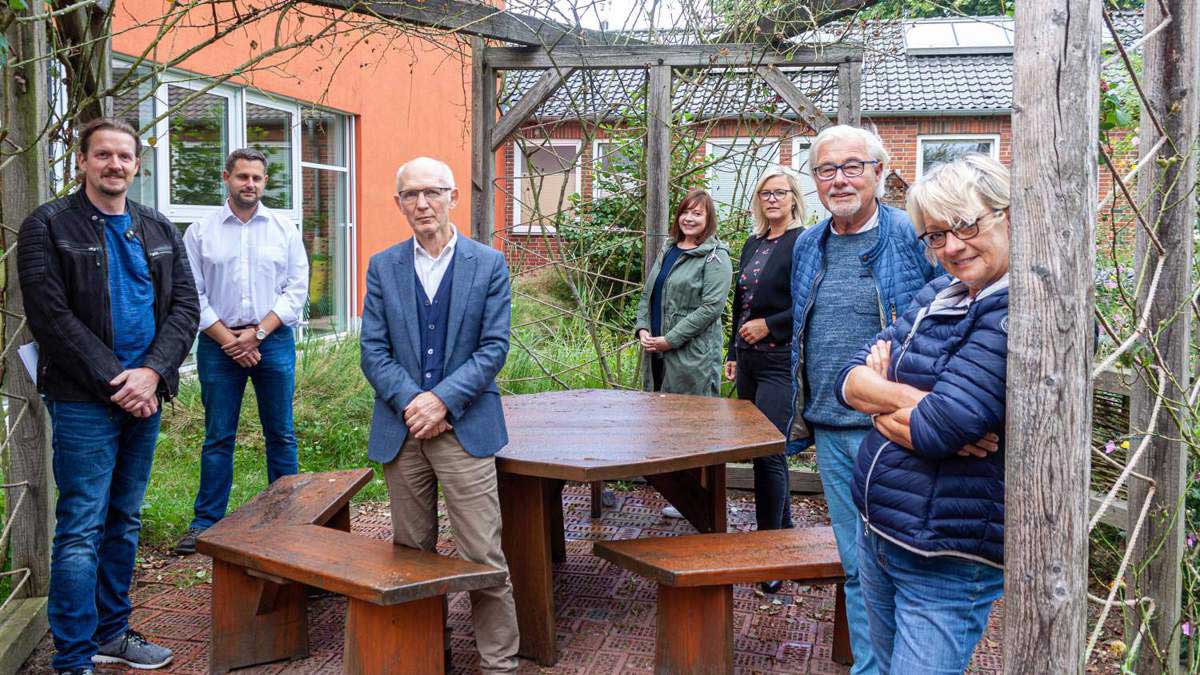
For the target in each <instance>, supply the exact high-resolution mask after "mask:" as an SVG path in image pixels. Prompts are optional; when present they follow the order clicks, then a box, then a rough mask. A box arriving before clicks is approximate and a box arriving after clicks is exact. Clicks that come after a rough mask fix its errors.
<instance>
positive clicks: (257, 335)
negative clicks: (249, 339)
mask: <svg viewBox="0 0 1200 675" xmlns="http://www.w3.org/2000/svg"><path fill="white" fill-rule="evenodd" d="M254 339H255V340H258V341H259V342H262V341H263V340H266V339H267V331H265V330H263V329H262V328H259V329H257V330H255V331H254Z"/></svg>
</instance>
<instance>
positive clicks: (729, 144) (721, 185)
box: [672, 138, 779, 219]
mask: <svg viewBox="0 0 1200 675" xmlns="http://www.w3.org/2000/svg"><path fill="white" fill-rule="evenodd" d="M705 159H706V160H707V161H709V162H712V163H713V164H712V165H711V166H709V168H708V191H709V192H710V193H711V194H712V197H713V201H715V202H716V203H717V210H718V211H720V216H721V217H723V218H727V217H731V216H736V217H744V218H747V219H748V218H749V217H750V197H751V194H750V193H751V192H752V191H753V190H754V185H755V184H756V183H757V182H758V179H759V177H760V176H761V175H762V173H763V171H765V170H766V169H767V168H769V167H771V166H772V165H774V164H778V163H779V141H778V140H776V139H773V138H754V139H750V138H728V139H713V140H710V141H709V142H708V145H707V147H706V148H705ZM673 206H674V205H672V207H673Z"/></svg>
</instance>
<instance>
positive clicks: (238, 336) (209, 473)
mask: <svg viewBox="0 0 1200 675" xmlns="http://www.w3.org/2000/svg"><path fill="white" fill-rule="evenodd" d="M221 175H222V178H223V179H224V180H225V186H226V188H227V189H228V191H229V198H228V199H227V200H226V202H225V204H224V205H223V206H222V207H221V210H220V211H216V212H214V213H213V214H212V215H210V216H208V217H207V218H205V219H204V220H201V221H199V222H197V223H194V224H192V226H191V227H189V228H188V230H187V232H186V233H185V234H184V236H183V242H184V245H185V246H186V248H187V255H188V260H189V262H190V263H191V266H192V274H193V276H194V277H195V278H196V290H197V291H198V293H199V296H200V331H201V332H200V337H199V342H198V343H197V345H196V370H197V371H198V373H199V375H200V397H201V399H202V401H203V403H204V448H203V450H202V451H201V453H200V489H199V490H198V491H197V493H196V502H195V510H194V512H195V516H194V517H193V518H192V523H191V525H190V526H189V527H188V531H187V534H185V535H184V536H183V538H182V539H180V540H179V542H178V543H176V545H175V553H176V554H177V555H189V554H192V553H195V552H196V537H197V535H199V533H201V532H203V531H204V530H205V529H207V528H209V527H211V526H212V525H213V524H214V523H216V522H217V521H218V520H220V519H221V518H223V517H224V516H225V508H226V506H227V505H228V503H229V489H230V487H231V486H232V484H233V448H234V443H235V441H236V440H237V427H238V415H239V413H240V412H241V408H242V396H243V395H244V393H245V391H246V380H247V379H249V380H250V381H251V382H252V383H254V393H255V396H256V397H257V399H258V418H259V420H260V421H261V422H262V429H263V436H264V439H265V443H266V455H267V480H268V481H270V482H274V481H275V479H276V478H279V477H280V476H287V475H291V474H294V473H296V472H297V470H298V467H297V457H296V436H295V434H294V433H293V431H292V395H293V393H294V391H295V383H296V343H295V339H294V337H293V335H292V327H293V326H295V325H296V324H297V323H298V322H299V321H300V318H301V316H302V313H303V311H304V301H305V298H306V297H307V295H308V257H307V256H306V255H305V252H304V242H303V240H302V239H301V235H300V230H299V228H297V227H296V224H295V223H293V222H292V221H291V220H290V219H288V218H287V217H285V216H283V215H282V214H279V213H276V212H274V211H272V210H271V209H269V208H267V207H266V206H265V205H264V204H263V203H262V196H263V190H264V189H265V188H266V185H267V158H266V156H264V155H263V153H261V152H259V151H257V150H253V149H246V148H243V149H241V150H234V151H233V152H232V153H230V154H229V158H228V159H227V160H226V161H225V171H224V172H223V173H222V174H221Z"/></svg>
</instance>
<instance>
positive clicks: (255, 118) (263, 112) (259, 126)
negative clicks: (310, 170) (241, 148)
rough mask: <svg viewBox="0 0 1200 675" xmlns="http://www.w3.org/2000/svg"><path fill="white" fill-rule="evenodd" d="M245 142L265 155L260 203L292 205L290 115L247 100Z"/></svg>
mask: <svg viewBox="0 0 1200 675" xmlns="http://www.w3.org/2000/svg"><path fill="white" fill-rule="evenodd" d="M246 145H248V146H249V147H251V148H254V149H255V150H258V151H259V152H261V153H263V154H264V155H266V156H267V189H266V191H264V192H263V203H264V204H266V205H267V206H269V207H270V208H273V209H290V208H292V114H291V113H289V112H287V111H286V110H279V109H276V108H269V107H267V106H264V105H258V104H255V103H247V104H246Z"/></svg>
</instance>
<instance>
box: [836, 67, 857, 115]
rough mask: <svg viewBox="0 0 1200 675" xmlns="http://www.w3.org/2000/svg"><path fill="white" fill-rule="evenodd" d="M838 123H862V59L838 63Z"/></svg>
mask: <svg viewBox="0 0 1200 675" xmlns="http://www.w3.org/2000/svg"><path fill="white" fill-rule="evenodd" d="M837 121H838V124H849V125H851V126H856V127H857V126H859V125H860V124H862V61H850V62H848V63H842V64H839V65H838V115H837Z"/></svg>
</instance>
